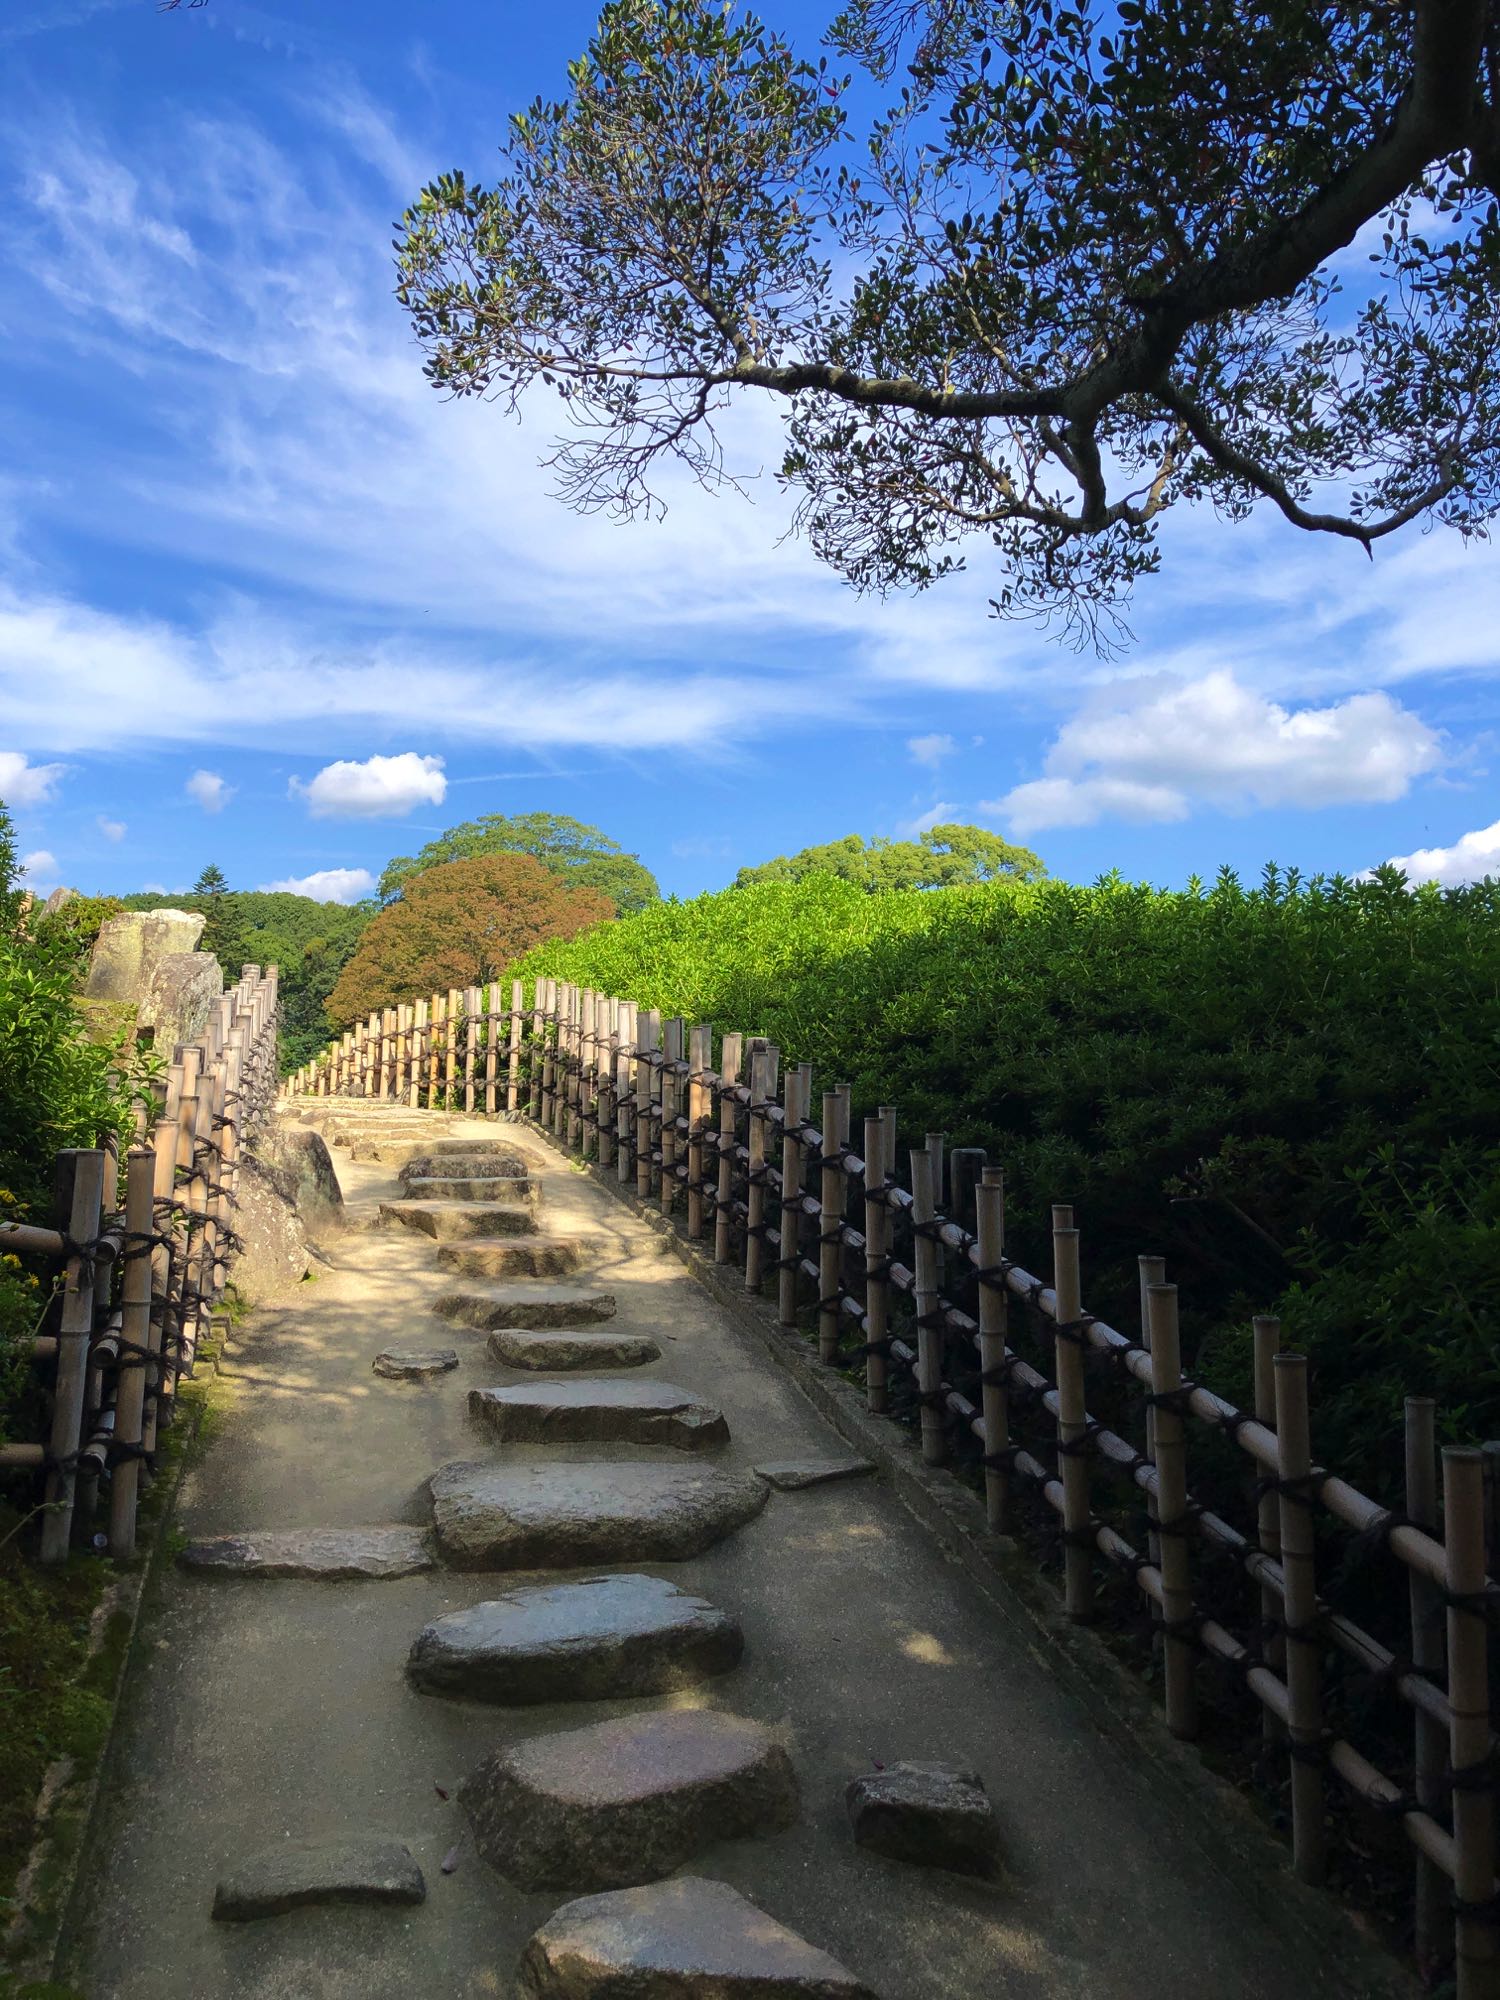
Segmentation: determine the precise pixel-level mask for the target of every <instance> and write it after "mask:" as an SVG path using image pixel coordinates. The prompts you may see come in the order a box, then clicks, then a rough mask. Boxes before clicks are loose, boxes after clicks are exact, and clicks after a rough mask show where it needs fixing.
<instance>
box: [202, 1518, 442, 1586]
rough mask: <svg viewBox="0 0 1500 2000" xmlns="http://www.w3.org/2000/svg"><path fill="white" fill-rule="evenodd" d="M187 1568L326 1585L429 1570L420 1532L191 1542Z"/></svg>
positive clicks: (289, 1533) (296, 1532)
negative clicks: (307, 1581)
mask: <svg viewBox="0 0 1500 2000" xmlns="http://www.w3.org/2000/svg"><path fill="white" fill-rule="evenodd" d="M178 1561H179V1562H180V1563H181V1564H182V1565H183V1567H184V1568H185V1569H193V1570H202V1571H205V1572H207V1573H208V1574H210V1575H216V1576H255V1577H311V1578H314V1579H318V1580H326V1581H343V1580H354V1579H359V1578H367V1577H382V1578H383V1577H396V1576H415V1575H416V1574H417V1573H418V1571H420V1570H424V1569H433V1568H435V1567H436V1565H437V1558H436V1555H435V1554H434V1552H433V1547H432V1541H431V1538H430V1537H429V1536H428V1535H426V1534H424V1533H423V1532H422V1530H421V1529H420V1528H408V1527H404V1526H401V1525H395V1526H391V1527H380V1528H267V1529H261V1530H258V1531H256V1532H255V1533H252V1534H248V1535H213V1536H210V1537H209V1538H208V1539H207V1540H203V1541H197V1542H190V1543H189V1544H188V1546H187V1547H186V1548H185V1549H184V1550H183V1552H182V1554H181V1555H180V1556H179V1557H178Z"/></svg>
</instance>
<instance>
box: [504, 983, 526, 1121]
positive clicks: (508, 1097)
mask: <svg viewBox="0 0 1500 2000" xmlns="http://www.w3.org/2000/svg"><path fill="white" fill-rule="evenodd" d="M525 1000H526V988H525V987H524V986H523V985H522V983H521V981H520V980H519V979H513V980H512V981H511V982H510V1022H509V1044H510V1046H509V1048H508V1049H507V1051H506V1061H505V1108H506V1110H507V1111H509V1112H512V1113H513V1112H515V1111H516V1110H517V1109H518V1108H519V1106H520V1102H521V1009H522V1007H523V1006H524V1004H525Z"/></svg>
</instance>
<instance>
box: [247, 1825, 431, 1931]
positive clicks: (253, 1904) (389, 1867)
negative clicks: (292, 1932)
mask: <svg viewBox="0 0 1500 2000" xmlns="http://www.w3.org/2000/svg"><path fill="white" fill-rule="evenodd" d="M426 1894H427V1884H426V1883H425V1882H424V1881H423V1880H422V1871H421V1869H420V1868H419V1867H418V1866H417V1864H416V1862H415V1861H414V1860H413V1859H412V1855H411V1850H410V1849H409V1848H408V1847H405V1846H403V1844H402V1843H401V1842H400V1841H399V1840H347V1839H346V1840H316V1841H313V1840H288V1841H283V1842H282V1843H281V1844H280V1845H279V1846H277V1847H269V1848H267V1849H266V1850H265V1852H264V1853H263V1854H252V1855H250V1856H248V1857H247V1858H246V1859H245V1860H244V1861H242V1862H240V1863H239V1864H238V1866H237V1867H235V1868H232V1869H231V1870H230V1871H229V1873H228V1874H226V1875H223V1876H221V1877H220V1878H219V1882H218V1886H217V1887H216V1888H215V1890H214V1911H213V1913H214V1916H215V1917H216V1918H217V1919H218V1920H219V1922H220V1923H246V1922H248V1921H250V1920H251V1919H252V1918H255V1917H279V1916H281V1915H282V1914H283V1913H284V1912H285V1911H287V1910H297V1909H301V1908H302V1907H303V1906H304V1905H305V1904H308V1903H408V1904H409V1903H420V1902H421V1901H422V1900H423V1898H424V1897H425V1896H426Z"/></svg>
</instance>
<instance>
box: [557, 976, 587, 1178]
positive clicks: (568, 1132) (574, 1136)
mask: <svg viewBox="0 0 1500 2000" xmlns="http://www.w3.org/2000/svg"><path fill="white" fill-rule="evenodd" d="M582 999H583V996H582V994H581V993H580V992H579V990H578V988H577V987H576V986H573V985H565V986H564V987H563V990H562V1012H561V1015H560V1017H559V1020H560V1029H559V1032H560V1033H561V1035H562V1046H563V1104H562V1115H561V1116H560V1117H559V1119H558V1121H557V1122H558V1129H559V1130H560V1131H561V1133H562V1134H563V1138H564V1142H565V1143H566V1145H567V1148H568V1151H569V1152H570V1153H572V1152H576V1151H577V1149H578V1134H579V1128H580V1125H581V1123H582V1115H581V1114H582V1090H583V1066H582V1034H581V1029H580V1019H579V1008H580V1005H581V1003H582Z"/></svg>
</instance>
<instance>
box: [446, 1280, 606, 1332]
mask: <svg viewBox="0 0 1500 2000" xmlns="http://www.w3.org/2000/svg"><path fill="white" fill-rule="evenodd" d="M432 1310H433V1311H434V1312H435V1313H436V1314H437V1316H438V1318H439V1319H447V1320H452V1321H453V1323H454V1324H455V1325H456V1326H471V1327H473V1328H474V1329H475V1331H476V1332H478V1333H490V1332H493V1330H494V1329H495V1328H496V1327H497V1326H515V1327H547V1328H552V1327H570V1326H597V1325H598V1324H599V1323H600V1321H601V1320H606V1319H613V1318H614V1316H615V1295H614V1293H613V1292H559V1291H558V1290H557V1289H556V1287H555V1286H553V1285H548V1284H545V1283H540V1282H535V1281H533V1282H531V1283H525V1282H520V1283H517V1284H514V1285H507V1286H506V1288H505V1292H504V1294H503V1295H500V1294H497V1293H494V1292H444V1293H443V1294H442V1295H441V1296H440V1297H439V1298H438V1299H437V1301H436V1303H435V1304H434V1305H433V1308H432Z"/></svg>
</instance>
